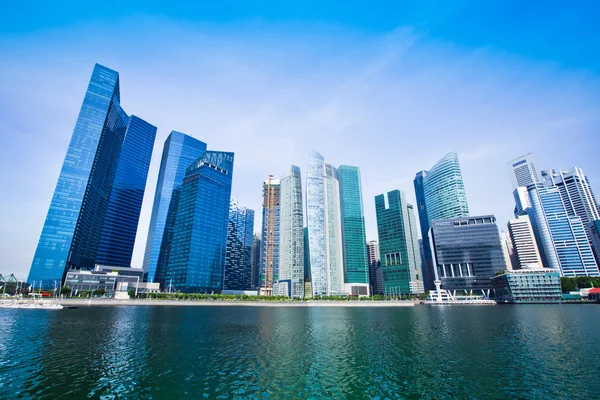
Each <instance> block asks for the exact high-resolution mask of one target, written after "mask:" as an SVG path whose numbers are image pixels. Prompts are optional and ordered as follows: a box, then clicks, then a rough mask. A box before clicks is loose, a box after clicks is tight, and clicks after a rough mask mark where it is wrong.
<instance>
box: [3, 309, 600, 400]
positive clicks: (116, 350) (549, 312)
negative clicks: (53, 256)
mask: <svg viewBox="0 0 600 400" xmlns="http://www.w3.org/2000/svg"><path fill="white" fill-rule="evenodd" d="M599 324H600V307H595V306H516V307H512V306H506V307H501V306H498V307H464V308H462V307H450V308H427V307H424V306H417V307H414V308H410V309H408V308H406V309H386V308H372V309H371V308H369V309H367V308H270V307H265V308H254V307H252V308H250V307H248V308H246V307H227V308H224V307H96V308H80V309H77V310H65V311H62V312H52V313H51V312H46V311H43V310H39V311H38V310H0V398H3V399H4V398H49V399H54V398H61V397H62V398H98V399H117V398H119V399H120V398H148V399H164V398H174V399H175V398H183V397H190V398H193V397H205V398H228V399H229V398H250V399H252V398H256V399H264V398H273V399H279V398H290V399H296V398H298V399H305V398H324V397H328V398H337V399H353V398H356V399H360V398H373V399H388V398H389V399H392V398H394V399H395V398H405V399H417V398H418V399H421V398H425V399H427V398H429V399H440V398H448V399H450V398H465V399H468V398H473V399H481V398H485V399H490V398H497V399H502V398H534V399H535V398H537V399H546V398H586V397H587V398H593V397H594V396H595V395H597V393H599V392H600V384H599V382H600V381H599V380H598V379H597V376H598V373H599V372H600V371H599V369H598V365H600V339H599V335H597V334H596V333H597V326H600V325H599Z"/></svg>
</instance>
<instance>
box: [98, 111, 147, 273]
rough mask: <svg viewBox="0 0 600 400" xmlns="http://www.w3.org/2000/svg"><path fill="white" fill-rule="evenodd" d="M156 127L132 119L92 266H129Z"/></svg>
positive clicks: (133, 117)
mask: <svg viewBox="0 0 600 400" xmlns="http://www.w3.org/2000/svg"><path fill="white" fill-rule="evenodd" d="M155 136H156V127H155V126H153V125H150V124H149V123H147V122H146V121H144V120H142V119H140V118H138V117H136V116H134V115H132V116H131V118H130V120H129V124H128V125H127V131H126V132H125V140H124V141H123V146H122V148H121V155H120V156H119V163H118V165H117V170H116V173H115V179H114V183H113V186H112V191H111V192H110V197H109V200H108V206H107V209H106V217H105V219H104V226H103V228H102V232H101V234H100V242H99V244H98V254H97V256H96V264H105V265H114V266H120V267H129V266H131V256H132V254H133V246H134V244H135V235H136V233H137V228H138V222H139V219H140V211H141V209H142V201H143V199H144V191H145V189H146V180H147V178H148V168H149V167H150V158H151V157H152V148H153V147H154V138H155Z"/></svg>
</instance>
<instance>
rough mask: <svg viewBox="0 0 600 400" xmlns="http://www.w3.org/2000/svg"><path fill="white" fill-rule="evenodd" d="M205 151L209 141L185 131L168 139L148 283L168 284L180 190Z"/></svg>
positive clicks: (154, 214)
mask: <svg viewBox="0 0 600 400" xmlns="http://www.w3.org/2000/svg"><path fill="white" fill-rule="evenodd" d="M205 151H206V143H204V142H201V141H199V140H196V139H194V138H193V137H191V136H188V135H186V134H183V133H181V132H177V131H172V132H171V134H170V135H169V137H168V138H167V140H165V144H164V147H163V153H162V159H161V161H160V169H159V171H158V182H157V183H156V192H155V193H154V204H153V205H152V215H151V217H150V228H149V230H148V239H147V241H146V251H145V253H144V273H145V274H147V279H148V282H160V283H161V285H164V284H165V281H164V279H165V273H166V268H167V263H168V261H169V254H170V251H171V240H172V238H173V227H174V226H175V215H176V213H177V202H178V200H179V192H178V191H177V189H178V188H179V186H180V185H181V184H182V183H183V178H184V176H185V170H186V168H187V167H189V166H190V165H191V164H192V163H193V162H194V160H196V159H197V158H198V157H200V155H201V154H203V153H204V152H205Z"/></svg>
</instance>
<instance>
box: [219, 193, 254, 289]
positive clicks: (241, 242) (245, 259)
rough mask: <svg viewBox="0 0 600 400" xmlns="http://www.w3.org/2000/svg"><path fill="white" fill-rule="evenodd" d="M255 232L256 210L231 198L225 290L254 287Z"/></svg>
mask: <svg viewBox="0 0 600 400" xmlns="http://www.w3.org/2000/svg"><path fill="white" fill-rule="evenodd" d="M253 234H254V211H253V210H250V209H248V208H246V207H242V206H240V205H239V204H238V202H237V201H235V200H231V203H230V205H229V223H228V225H227V251H226V254H225V273H224V278H223V290H249V289H250V288H251V287H252V245H253V242H252V240H253Z"/></svg>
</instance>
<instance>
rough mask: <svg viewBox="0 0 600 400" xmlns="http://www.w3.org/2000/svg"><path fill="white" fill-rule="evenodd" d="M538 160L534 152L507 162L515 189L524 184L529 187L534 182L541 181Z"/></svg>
mask: <svg viewBox="0 0 600 400" xmlns="http://www.w3.org/2000/svg"><path fill="white" fill-rule="evenodd" d="M537 165H538V161H537V158H536V156H535V155H534V154H533V153H528V154H525V155H524V156H521V157H518V158H515V159H514V160H512V161H509V162H508V163H507V167H508V172H509V175H510V182H511V183H512V185H513V189H516V188H518V187H521V186H524V187H527V186H529V185H531V184H533V183H539V182H541V181H542V180H541V177H540V173H539V169H538V167H537Z"/></svg>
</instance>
